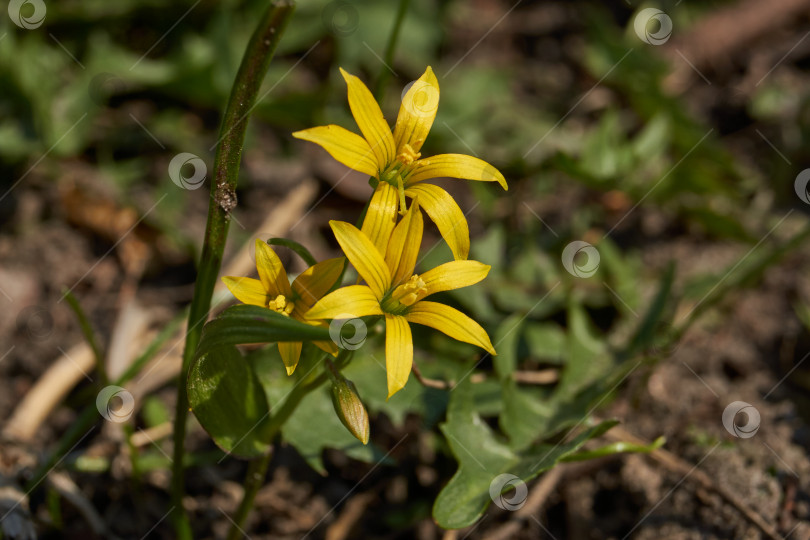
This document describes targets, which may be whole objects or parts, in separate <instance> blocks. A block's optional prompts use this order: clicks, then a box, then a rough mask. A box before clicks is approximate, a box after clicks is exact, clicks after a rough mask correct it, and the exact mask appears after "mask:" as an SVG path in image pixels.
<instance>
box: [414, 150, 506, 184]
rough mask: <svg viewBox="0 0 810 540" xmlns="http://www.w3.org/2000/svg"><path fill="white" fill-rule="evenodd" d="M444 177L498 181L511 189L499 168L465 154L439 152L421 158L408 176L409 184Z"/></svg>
mask: <svg viewBox="0 0 810 540" xmlns="http://www.w3.org/2000/svg"><path fill="white" fill-rule="evenodd" d="M442 177H448V178H461V179H464V180H480V181H482V182H498V183H499V184H500V185H501V187H503V189H509V186H507V185H506V179H505V178H504V177H503V175H502V174H501V172H500V171H499V170H498V169H496V168H495V167H493V166H492V165H490V164H489V163H487V162H486V161H484V160H482V159H478V158H477V157H473V156H466V155H464V154H439V155H436V156H431V157H429V158H425V159H420V160H419V161H418V162H417V167H416V170H415V171H414V173H413V174H412V175H411V176H410V177H409V178H408V185H411V184H415V183H417V182H422V181H423V180H429V179H431V178H442Z"/></svg>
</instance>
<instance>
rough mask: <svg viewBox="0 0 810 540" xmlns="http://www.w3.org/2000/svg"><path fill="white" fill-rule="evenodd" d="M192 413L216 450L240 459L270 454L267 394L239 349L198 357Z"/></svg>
mask: <svg viewBox="0 0 810 540" xmlns="http://www.w3.org/2000/svg"><path fill="white" fill-rule="evenodd" d="M188 400H189V405H190V406H191V410H192V411H193V412H194V415H195V416H196V417H197V420H199V421H200V424H201V425H202V427H203V428H205V430H206V431H207V432H208V434H209V435H211V438H212V439H214V442H215V443H217V446H219V447H220V448H222V449H223V450H225V451H226V452H230V453H232V454H234V455H236V456H238V457H242V458H252V457H256V456H259V455H262V454H266V453H267V452H269V451H270V444H269V443H268V441H266V440H264V439H263V437H262V434H263V428H264V427H266V425H267V424H268V422H269V419H270V414H269V413H270V409H269V407H268V405H267V399H266V398H265V394H264V390H263V389H262V387H261V385H260V384H259V380H258V379H257V378H256V375H255V374H254V372H253V369H252V368H251V367H250V365H249V364H248V363H247V362H246V361H245V359H244V358H242V355H241V354H239V351H237V350H236V347H233V346H225V347H216V348H213V349H210V350H209V351H208V352H206V353H205V354H203V355H202V356H200V357H198V359H197V361H196V362H194V364H193V365H192V366H191V372H190V373H189V377H188Z"/></svg>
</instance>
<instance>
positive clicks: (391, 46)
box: [374, 0, 411, 101]
mask: <svg viewBox="0 0 810 540" xmlns="http://www.w3.org/2000/svg"><path fill="white" fill-rule="evenodd" d="M410 3H411V2H410V0H399V9H398V10H397V16H396V18H395V19H394V27H393V28H391V32H390V33H389V34H388V44H387V45H386V46H385V55H384V56H383V58H384V59H385V66H383V69H381V70H380V74H379V75H378V76H377V82H376V84H375V85H374V97H375V98H376V99H377V101H380V99H381V98H382V93H383V90H384V89H385V83H387V82H388V77H390V75H391V72H390V69H391V67H390V66H391V65H392V64H393V63H394V51H396V48H397V39H399V30H400V28H402V22H403V21H404V20H405V13H407V12H408V4H410Z"/></svg>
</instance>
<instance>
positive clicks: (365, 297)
mask: <svg viewBox="0 0 810 540" xmlns="http://www.w3.org/2000/svg"><path fill="white" fill-rule="evenodd" d="M366 315H382V310H381V309H380V302H379V300H377V297H376V296H374V293H373V292H371V289H369V288H368V287H366V286H365V285H349V286H348V287H341V288H340V289H338V290H336V291H333V292H331V293H329V294H327V295H326V296H324V297H323V298H321V299H320V300H319V301H318V302H317V303H316V304H315V305H314V306H312V309H310V310H309V311H307V313H306V314H305V315H304V316H305V317H306V318H307V319H349V318H356V317H365V316H366Z"/></svg>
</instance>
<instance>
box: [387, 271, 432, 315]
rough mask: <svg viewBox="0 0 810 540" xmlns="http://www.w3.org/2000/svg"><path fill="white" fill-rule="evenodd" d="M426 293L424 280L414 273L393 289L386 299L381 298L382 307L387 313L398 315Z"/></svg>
mask: <svg viewBox="0 0 810 540" xmlns="http://www.w3.org/2000/svg"><path fill="white" fill-rule="evenodd" d="M427 293H428V290H427V286H426V285H425V282H424V281H423V280H422V278H420V277H419V276H418V275H416V274H414V275H412V276H411V278H410V279H409V280H408V281H406V282H405V283H403V284H402V285H400V286H399V287H397V288H396V289H394V291H393V292H392V293H391V295H390V296H389V297H388V298H387V299H385V300H383V303H382V308H383V310H384V311H386V312H388V313H393V314H394V315H399V314H401V313H403V312H405V310H406V308H408V307H410V306H412V305H414V304H415V303H416V302H418V301H419V300H421V299H422V298H424V297H425V296H427Z"/></svg>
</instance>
